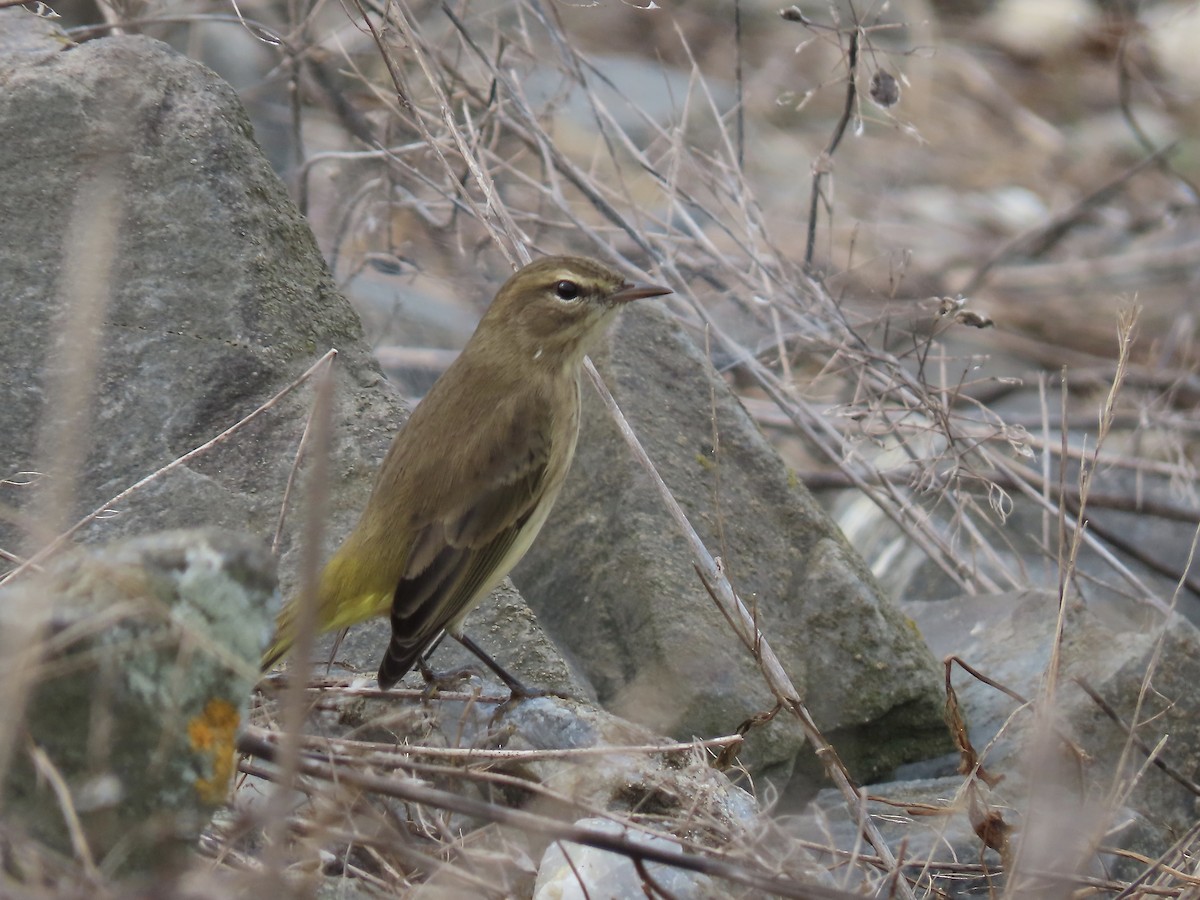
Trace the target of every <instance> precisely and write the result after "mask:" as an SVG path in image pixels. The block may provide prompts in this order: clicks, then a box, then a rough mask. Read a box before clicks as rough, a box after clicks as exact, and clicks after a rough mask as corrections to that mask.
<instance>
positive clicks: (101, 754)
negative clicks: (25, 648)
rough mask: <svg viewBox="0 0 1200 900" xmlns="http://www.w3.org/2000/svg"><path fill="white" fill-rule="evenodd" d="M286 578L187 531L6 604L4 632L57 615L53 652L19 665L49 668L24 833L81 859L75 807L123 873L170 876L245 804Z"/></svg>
mask: <svg viewBox="0 0 1200 900" xmlns="http://www.w3.org/2000/svg"><path fill="white" fill-rule="evenodd" d="M274 570H275V563H274V560H273V559H272V558H271V556H270V554H268V553H267V552H266V550H265V548H263V547H262V546H260V545H259V544H258V543H257V542H254V541H250V540H248V539H246V538H243V537H241V536H238V535H234V534H230V533H228V532H222V531H216V530H210V531H179V532H172V533H167V534H160V535H155V536H153V537H149V538H142V539H137V540H132V541H127V542H124V543H118V544H113V545H109V546H107V547H105V548H103V550H101V551H97V552H86V551H82V550H77V551H74V552H72V553H70V554H67V555H64V556H62V557H59V558H58V559H57V560H55V562H54V563H53V564H52V565H51V566H49V567H48V568H47V569H46V570H45V571H44V572H41V573H38V574H36V575H29V576H26V577H25V578H24V579H23V580H21V581H19V582H17V583H16V585H15V586H14V587H11V588H9V589H7V590H6V591H3V592H0V630H3V631H5V632H7V633H12V631H13V630H14V629H16V628H17V626H18V623H17V622H15V621H12V618H13V617H14V616H16V615H21V616H28V615H30V614H41V615H42V616H44V619H45V620H44V622H42V623H41V624H42V626H43V630H44V632H45V640H44V642H42V643H39V644H37V645H35V646H36V647H38V648H39V652H38V653H34V654H26V655H23V656H21V657H16V656H13V657H9V660H10V661H11V660H14V659H19V660H21V662H22V664H23V665H24V666H30V667H33V668H34V671H33V672H32V673H30V674H31V677H30V683H31V685H32V687H31V691H30V694H29V697H28V703H27V706H26V710H25V719H24V722H25V728H26V731H27V734H28V737H29V739H30V741H31V743H30V744H26V742H24V741H22V742H20V744H19V745H18V747H17V748H16V752H15V753H14V755H13V760H12V762H13V764H12V766H11V768H10V769H9V771H8V773H7V777H6V779H5V806H4V813H5V816H6V819H7V822H8V825H9V826H10V827H15V828H17V829H19V830H21V831H25V832H27V833H28V834H30V835H31V836H33V837H36V838H38V839H40V840H43V841H46V842H48V843H49V844H50V845H51V846H54V847H56V848H57V849H59V850H60V851H63V852H67V853H69V852H71V851H72V849H73V845H72V836H71V829H70V827H69V826H68V824H67V819H66V814H65V812H64V810H65V809H66V808H67V807H68V805H69V807H70V808H72V809H73V812H74V814H75V815H77V816H78V820H79V825H80V831H79V833H80V834H81V835H82V837H83V839H84V840H85V841H86V844H87V847H88V848H89V850H90V852H91V854H92V857H93V859H95V860H97V861H98V862H102V863H103V865H104V867H105V868H106V869H108V870H110V871H111V870H114V869H116V868H126V869H130V870H146V869H161V868H162V867H164V866H167V865H169V864H170V863H171V862H172V861H173V860H174V859H176V858H177V856H178V854H179V852H180V851H181V850H182V849H184V848H187V847H191V846H192V845H194V843H195V841H196V838H197V837H198V835H199V833H200V829H201V827H202V826H203V825H204V823H206V822H207V821H208V819H209V817H210V816H211V815H212V812H213V810H214V809H215V808H216V807H218V806H220V805H221V804H223V803H224V802H225V800H226V797H227V795H228V793H229V789H230V786H231V779H232V775H233V772H234V770H235V768H236V759H235V754H234V735H235V732H236V730H237V728H238V727H239V723H240V721H241V720H242V718H243V717H244V716H245V711H246V704H247V701H248V698H249V696H250V689H251V687H253V685H254V682H255V681H256V680H257V665H256V664H257V660H258V656H259V654H260V653H261V652H262V649H263V647H264V646H265V644H266V641H267V638H268V637H269V634H270V626H271V615H270V609H271V607H272V595H273V593H274V590H275V574H274ZM25 624H28V623H25ZM12 676H13V673H11V672H10V673H9V674H8V675H7V676H6V679H5V680H6V683H9V684H11V682H12ZM32 746H36V747H37V752H38V753H39V754H44V761H43V762H42V763H40V764H37V763H35V761H34V758H33V754H32V751H31V749H30V748H31V747H32ZM47 767H49V769H52V770H53V771H54V772H55V773H57V776H58V777H59V778H61V782H62V787H63V788H65V790H66V792H67V795H68V796H69V800H65V799H64V798H63V797H62V796H60V795H59V794H57V793H56V792H55V790H54V789H53V788H52V786H51V782H50V779H49V778H48V777H47V775H46V772H47V771H48V768H47Z"/></svg>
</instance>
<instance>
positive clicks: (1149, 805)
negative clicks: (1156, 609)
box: [795, 591, 1200, 896]
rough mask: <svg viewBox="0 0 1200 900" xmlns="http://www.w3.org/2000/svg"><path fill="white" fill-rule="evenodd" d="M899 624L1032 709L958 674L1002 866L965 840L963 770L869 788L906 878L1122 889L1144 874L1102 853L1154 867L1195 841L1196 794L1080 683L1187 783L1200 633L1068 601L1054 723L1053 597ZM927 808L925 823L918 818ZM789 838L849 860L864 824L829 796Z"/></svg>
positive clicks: (940, 604) (960, 606) (1198, 709)
mask: <svg viewBox="0 0 1200 900" xmlns="http://www.w3.org/2000/svg"><path fill="white" fill-rule="evenodd" d="M906 609H908V610H909V611H911V612H912V614H913V615H914V617H916V619H917V624H918V625H919V626H920V627H921V630H922V632H923V633H924V634H925V635H926V637H927V638H928V640H929V642H930V645H931V647H932V649H933V650H934V652H935V653H936V654H938V655H939V656H943V657H944V656H950V655H957V656H959V657H961V658H962V659H964V660H965V661H966V662H967V663H969V664H970V665H971V666H973V667H974V668H976V669H978V670H979V671H980V672H982V673H983V674H984V675H985V676H987V677H988V678H991V679H993V680H995V681H996V682H998V683H999V684H1001V685H1003V686H1004V687H1005V688H1006V689H1008V690H1011V691H1014V692H1016V693H1017V694H1019V695H1020V696H1022V697H1024V698H1025V699H1027V700H1029V701H1031V702H1032V703H1033V704H1034V706H1023V705H1022V704H1021V703H1020V702H1019V701H1017V700H1016V699H1014V698H1013V697H1011V696H1009V695H1008V694H1006V693H1004V692H1002V691H1000V690H998V689H997V688H994V687H992V686H989V685H987V684H984V683H982V682H980V681H978V680H976V679H974V678H972V677H971V676H970V675H968V674H967V673H965V672H963V671H962V670H961V669H958V668H956V669H955V670H954V673H953V684H954V688H955V691H956V694H957V696H958V700H959V704H960V707H961V710H962V715H963V718H964V722H965V724H966V727H967V731H968V736H969V740H970V742H971V745H972V746H973V747H974V748H975V750H976V751H977V752H978V754H979V755H980V759H981V762H982V764H983V766H984V768H985V769H986V771H987V773H988V774H989V775H990V776H992V777H994V778H996V779H998V780H997V781H996V783H995V784H994V785H993V786H992V787H990V788H989V787H988V786H987V785H985V784H983V783H981V782H976V786H977V788H978V794H977V795H976V800H977V809H976V811H975V818H976V819H978V816H979V814H981V813H993V814H996V815H998V816H1000V818H1001V820H1002V821H1003V823H1004V825H1006V826H1007V827H1008V828H1010V829H1011V832H1010V839H1011V844H1010V850H1011V857H1010V858H1009V859H1008V860H1003V861H1002V860H1001V857H1000V856H999V855H998V854H996V853H995V852H993V851H991V850H985V849H984V847H983V844H982V842H981V840H980V839H979V837H978V835H977V834H976V832H975V830H974V828H973V827H972V818H973V817H972V813H971V801H970V793H969V791H968V789H967V788H965V787H964V784H965V781H966V780H965V779H964V777H963V776H962V775H957V774H951V773H953V772H954V771H955V770H956V768H957V764H958V758H957V756H950V757H945V758H943V759H942V760H940V761H939V762H940V766H939V765H937V764H936V763H934V762H932V761H931V762H927V763H924V764H922V765H921V766H920V767H915V766H914V767H905V768H903V769H901V771H900V772H898V773H897V775H898V776H899V778H898V779H897V780H896V781H893V782H889V783H885V784H876V785H871V786H870V787H869V788H868V789H867V790H868V793H869V794H870V795H871V796H872V797H876V798H880V799H881V800H887V801H890V803H887V804H885V803H882V802H872V803H871V804H870V805H869V809H870V812H871V814H872V815H873V816H874V817H875V818H876V820H877V821H878V822H879V823H880V826H881V830H882V831H883V833H884V836H885V838H887V839H888V841H889V842H890V843H891V844H892V846H893V848H894V849H895V850H896V852H897V853H899V852H901V851H903V855H904V858H905V859H908V860H910V861H911V863H912V865H914V866H918V865H919V866H925V865H926V864H928V871H929V872H930V873H931V874H932V877H933V878H934V880H935V882H936V884H937V886H938V887H939V889H942V890H944V891H946V892H947V893H948V894H949V895H950V896H966V895H969V894H971V893H972V891H973V890H974V889H975V888H982V887H986V886H987V885H989V884H990V885H991V886H992V887H993V888H995V887H996V886H997V884H998V882H997V881H996V878H997V877H998V874H999V872H1000V870H1001V869H1003V870H1005V871H1007V872H1010V873H1011V872H1012V871H1017V872H1019V873H1021V877H1022V878H1037V877H1041V875H1044V874H1045V873H1057V876H1056V877H1067V876H1068V875H1069V873H1079V874H1084V875H1090V876H1093V877H1113V878H1118V879H1129V878H1132V877H1134V876H1135V875H1136V874H1138V873H1139V872H1140V871H1141V868H1142V866H1141V864H1139V863H1137V862H1136V861H1135V860H1132V859H1130V858H1127V857H1121V856H1119V855H1117V854H1114V853H1112V852H1111V850H1110V849H1107V848H1114V847H1115V848H1123V849H1126V850H1132V851H1135V852H1136V853H1140V854H1142V855H1143V856H1145V857H1150V858H1153V857H1155V856H1157V855H1159V854H1160V853H1162V852H1163V851H1164V850H1165V849H1166V848H1167V847H1168V846H1170V845H1171V843H1172V842H1173V840H1174V837H1175V836H1176V835H1178V834H1180V833H1183V832H1186V831H1187V829H1188V828H1189V827H1191V826H1192V824H1193V823H1194V820H1195V804H1196V794H1195V792H1194V790H1193V789H1192V788H1189V787H1188V786H1185V785H1183V784H1181V783H1180V782H1179V781H1178V780H1176V779H1175V778H1172V777H1171V776H1170V775H1169V774H1168V773H1166V772H1164V771H1162V770H1160V769H1158V768H1155V767H1153V766H1149V765H1147V763H1146V755H1145V753H1143V752H1141V751H1138V750H1136V749H1133V748H1132V747H1131V746H1130V745H1129V744H1128V739H1127V733H1126V731H1125V730H1124V729H1122V728H1121V727H1119V726H1117V725H1116V724H1115V723H1114V722H1113V721H1112V720H1111V719H1110V717H1109V716H1108V715H1106V714H1105V712H1104V711H1103V710H1102V709H1101V707H1100V706H1099V705H1098V704H1097V703H1096V702H1095V701H1094V700H1093V699H1092V698H1091V697H1090V696H1089V695H1088V694H1087V693H1086V692H1085V691H1084V690H1083V689H1082V687H1081V686H1080V683H1079V681H1077V680H1076V679H1079V680H1080V681H1082V682H1084V683H1086V684H1087V685H1088V686H1089V687H1090V688H1091V689H1092V690H1093V691H1094V692H1095V693H1096V694H1097V695H1099V696H1100V697H1101V698H1103V700H1104V702H1105V703H1107V704H1108V705H1109V706H1110V707H1111V708H1113V709H1114V710H1115V711H1116V712H1117V713H1118V714H1119V715H1120V716H1121V718H1122V719H1123V720H1124V721H1125V722H1132V721H1138V722H1140V723H1142V724H1141V726H1140V728H1139V729H1138V736H1139V737H1140V738H1141V739H1142V741H1144V742H1145V743H1146V745H1148V746H1150V747H1156V746H1159V745H1160V741H1161V742H1163V743H1162V744H1161V747H1160V752H1159V756H1160V759H1161V760H1162V761H1163V762H1165V763H1167V764H1168V765H1169V766H1170V767H1171V768H1172V769H1173V770H1174V772H1175V773H1182V774H1183V775H1184V776H1185V778H1192V777H1193V774H1192V773H1194V772H1195V771H1196V769H1197V759H1196V747H1197V746H1200V692H1198V690H1197V685H1200V632H1198V631H1197V630H1196V629H1195V627H1194V626H1192V625H1191V624H1190V623H1188V622H1187V621H1186V620H1184V619H1182V618H1181V617H1173V618H1171V619H1170V620H1168V621H1164V622H1159V623H1157V624H1154V625H1151V626H1149V627H1148V626H1147V625H1146V624H1145V623H1141V622H1130V621H1128V620H1126V619H1123V618H1117V617H1109V618H1104V617H1102V615H1101V614H1099V613H1098V612H1097V611H1094V610H1092V609H1090V608H1089V607H1085V606H1083V605H1081V604H1079V603H1077V602H1074V601H1072V602H1071V603H1069V604H1068V607H1067V609H1066V611H1065V621H1064V630H1063V636H1064V637H1063V641H1062V647H1061V654H1060V663H1059V665H1060V668H1059V676H1058V684H1059V687H1058V690H1057V692H1056V695H1055V701H1054V702H1053V703H1052V704H1051V705H1050V706H1049V707H1048V708H1047V706H1046V704H1045V702H1044V700H1043V699H1042V692H1043V684H1044V680H1045V677H1046V672H1047V668H1048V666H1049V664H1050V660H1051V656H1052V648H1053V645H1054V634H1055V620H1056V614H1057V599H1056V597H1055V596H1054V595H1053V594H1048V593H1044V592H1035V591H1031V592H1027V593H1018V594H1002V595H996V596H990V597H962V598H956V599H954V600H946V601H916V602H913V603H911V604H907V605H906ZM1147 686H1149V689H1148V690H1147V689H1146V688H1147ZM1139 698H1140V703H1141V707H1140V709H1137V707H1138V704H1139ZM1035 708H1041V709H1044V710H1047V711H1048V713H1049V716H1048V719H1047V720H1046V721H1048V722H1049V728H1047V727H1046V726H1045V725H1044V724H1043V723H1041V722H1039V720H1038V718H1037V716H1036V715H1035V712H1034V709H1035ZM1164 739H1165V741H1164ZM921 804H924V805H925V807H926V809H927V810H928V812H926V813H925V814H921V813H920V812H913V810H914V809H916V810H919V809H920V808H921ZM934 810H941V812H940V813H939V812H933V811H934ZM795 828H796V833H797V834H798V836H800V837H803V838H806V839H810V840H823V841H827V842H829V843H831V844H833V845H835V846H838V847H841V848H842V849H845V850H851V849H852V848H853V847H854V846H855V843H856V841H857V840H858V837H857V833H858V829H857V823H856V822H855V821H853V820H852V819H851V818H849V817H848V816H847V813H846V808H845V805H844V802H843V801H842V798H841V797H840V795H837V794H836V793H835V792H833V791H823V792H822V793H821V794H820V795H819V796H818V798H817V802H816V803H815V804H814V805H813V807H812V809H810V810H809V811H808V812H807V813H806V815H805V816H804V817H802V818H800V819H799V820H797V822H796V824H795ZM1098 848H1100V849H1098ZM964 862H970V863H980V862H982V863H983V864H984V865H985V866H986V867H987V868H988V869H989V870H990V872H991V874H990V875H987V876H982V875H981V876H978V877H976V876H973V875H970V874H969V873H963V872H962V871H961V870H960V869H959V868H958V864H960V863H964ZM1002 863H1003V864H1002ZM1039 873H1040V874H1039ZM1020 885H1021V887H1019V888H1014V889H1015V890H1016V893H1018V894H1020V895H1022V896H1049V895H1050V894H1048V893H1046V891H1048V890H1050V888H1049V887H1048V886H1047V884H1045V883H1042V882H1028V881H1022V882H1020Z"/></svg>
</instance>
